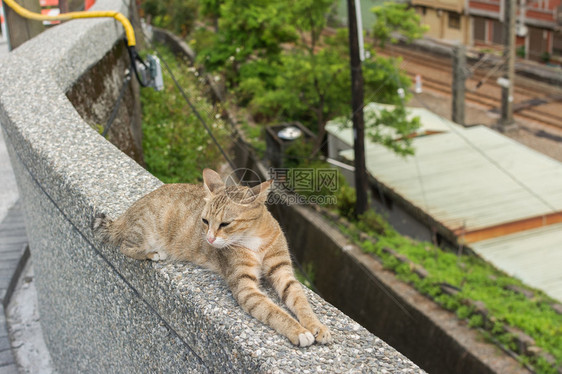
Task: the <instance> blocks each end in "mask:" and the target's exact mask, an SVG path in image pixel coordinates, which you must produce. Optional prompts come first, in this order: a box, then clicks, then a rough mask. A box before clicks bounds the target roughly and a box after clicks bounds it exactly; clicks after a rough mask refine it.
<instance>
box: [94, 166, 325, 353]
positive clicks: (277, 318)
mask: <svg viewBox="0 0 562 374" xmlns="http://www.w3.org/2000/svg"><path fill="white" fill-rule="evenodd" d="M203 180H204V183H203V185H190V184H168V185H164V186H162V187H160V188H159V189H157V190H155V191H153V192H151V193H149V194H148V195H146V196H144V197H143V198H141V199H139V200H138V201H137V202H136V203H134V204H133V205H132V206H131V208H129V209H128V210H127V211H126V212H125V213H124V214H123V215H122V216H121V217H119V218H118V219H116V220H115V221H111V220H110V219H108V218H107V217H105V216H103V215H98V216H96V218H95V219H94V222H93V229H94V231H95V232H96V235H98V236H99V237H100V238H101V239H102V240H105V241H107V242H109V243H111V244H113V245H115V246H119V247H120V249H121V251H122V252H123V253H124V254H125V255H127V256H130V257H132V258H135V259H138V260H144V259H150V260H153V261H159V260H165V259H170V260H175V261H190V262H193V263H195V264H197V265H200V266H203V267H206V268H209V269H211V270H213V271H215V272H218V273H219V274H221V275H222V276H223V277H224V279H225V280H226V282H227V284H228V286H229V288H230V289H231V291H232V293H233V295H234V297H235V299H236V300H237V301H238V304H239V305H240V306H241V307H242V308H243V309H244V310H245V311H246V312H247V313H249V314H250V315H252V316H253V317H255V318H256V319H258V320H259V321H261V322H263V323H264V324H266V325H268V326H270V327H271V328H273V329H274V330H275V331H277V332H278V333H280V334H282V335H284V336H286V337H287V338H288V339H289V340H290V341H291V343H293V344H294V345H296V346H299V347H306V346H309V345H311V344H313V343H314V342H315V341H316V342H318V343H320V344H326V343H329V342H330V341H331V335H330V331H329V329H328V328H327V327H326V326H325V325H323V324H322V323H320V321H319V320H318V318H317V317H316V315H315V314H314V312H313V311H312V309H311V307H310V304H309V303H308V300H307V299H306V296H305V294H304V292H303V290H302V286H301V284H300V282H298V281H297V280H296V279H295V276H294V274H293V268H292V264H291V258H290V255H289V251H288V247H287V242H286V239H285V236H284V234H283V232H282V230H281V228H280V227H279V224H278V223H277V221H276V220H275V219H274V218H273V217H272V216H271V214H270V213H269V211H268V210H267V208H266V207H265V204H264V203H265V200H266V197H267V193H268V191H269V187H270V185H271V181H267V182H264V183H262V184H261V185H258V186H256V187H253V188H248V187H236V186H234V187H226V186H225V185H224V183H223V182H222V180H221V178H220V176H219V175H218V174H217V173H216V172H214V171H212V170H210V169H205V170H204V171H203ZM261 280H267V281H268V282H269V283H270V284H271V285H272V286H273V288H274V289H275V291H276V292H277V294H278V295H279V297H280V298H281V300H282V302H283V303H284V304H285V305H286V306H287V307H288V309H289V310H290V311H291V312H292V315H291V314H290V313H288V312H286V311H285V310H284V309H282V308H280V307H279V306H278V305H277V304H275V303H274V302H273V300H271V299H270V298H269V297H268V296H267V295H266V294H265V293H264V292H263V291H262V290H261V289H260V282H261ZM293 315H294V317H293ZM295 317H296V318H295Z"/></svg>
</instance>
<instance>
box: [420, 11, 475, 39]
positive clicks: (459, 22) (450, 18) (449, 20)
mask: <svg viewBox="0 0 562 374" xmlns="http://www.w3.org/2000/svg"><path fill="white" fill-rule="evenodd" d="M415 3H416V2H413V4H415ZM423 3H424V4H431V6H428V5H415V8H416V12H417V13H418V14H419V15H420V17H421V22H422V23H423V24H425V25H427V26H429V30H428V32H427V33H426V36H429V37H431V38H435V39H443V40H446V41H453V42H461V43H465V44H467V43H469V42H470V32H469V30H470V28H469V27H470V20H469V18H468V17H467V16H466V15H464V14H463V12H462V10H460V11H459V10H457V9H458V7H457V6H445V5H444V4H443V3H442V2H439V1H436V2H430V1H425V2H423Z"/></svg>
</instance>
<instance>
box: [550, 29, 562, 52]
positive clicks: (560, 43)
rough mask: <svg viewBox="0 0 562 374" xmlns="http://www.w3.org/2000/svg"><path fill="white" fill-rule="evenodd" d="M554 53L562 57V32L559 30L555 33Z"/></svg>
mask: <svg viewBox="0 0 562 374" xmlns="http://www.w3.org/2000/svg"><path fill="white" fill-rule="evenodd" d="M552 54H553V55H554V56H560V57H562V32H557V33H555V34H554V40H553V43H552Z"/></svg>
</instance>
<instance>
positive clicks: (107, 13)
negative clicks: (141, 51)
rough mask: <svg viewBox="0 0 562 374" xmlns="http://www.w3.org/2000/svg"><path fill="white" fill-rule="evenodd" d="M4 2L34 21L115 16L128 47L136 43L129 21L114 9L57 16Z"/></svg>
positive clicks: (12, 1)
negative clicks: (120, 25) (123, 30)
mask: <svg viewBox="0 0 562 374" xmlns="http://www.w3.org/2000/svg"><path fill="white" fill-rule="evenodd" d="M2 1H3V2H4V4H6V5H7V6H9V7H10V8H12V9H13V10H14V12H16V13H17V14H19V15H20V16H22V17H24V18H29V19H32V20H36V21H68V20H71V19H79V18H105V17H108V18H115V19H116V20H117V21H119V22H121V24H122V25H123V28H124V29H125V35H126V36H127V44H128V46H129V47H134V46H135V45H136V43H137V42H136V40H135V31H134V30H133V26H132V25H131V22H129V20H128V19H127V17H125V16H124V15H123V14H121V13H119V12H115V11H92V12H70V13H63V14H59V15H58V16H45V15H42V14H39V13H33V12H30V11H29V10H27V9H25V8H24V7H22V6H21V5H19V4H18V3H16V2H15V1H14V0H2Z"/></svg>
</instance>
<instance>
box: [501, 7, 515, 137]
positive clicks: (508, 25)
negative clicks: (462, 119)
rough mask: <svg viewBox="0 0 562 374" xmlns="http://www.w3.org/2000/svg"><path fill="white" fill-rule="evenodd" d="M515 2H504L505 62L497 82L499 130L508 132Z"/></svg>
mask: <svg viewBox="0 0 562 374" xmlns="http://www.w3.org/2000/svg"><path fill="white" fill-rule="evenodd" d="M515 7H516V4H515V0H504V7H503V9H504V16H503V18H504V21H503V22H504V23H503V38H504V50H503V58H504V61H505V65H504V73H503V77H502V78H500V79H499V80H498V83H499V84H500V86H501V87H502V107H501V118H500V123H499V130H500V131H501V132H505V131H509V130H511V129H513V128H514V127H515V123H514V122H513V91H514V90H513V89H514V86H515V13H516V12H515Z"/></svg>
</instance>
